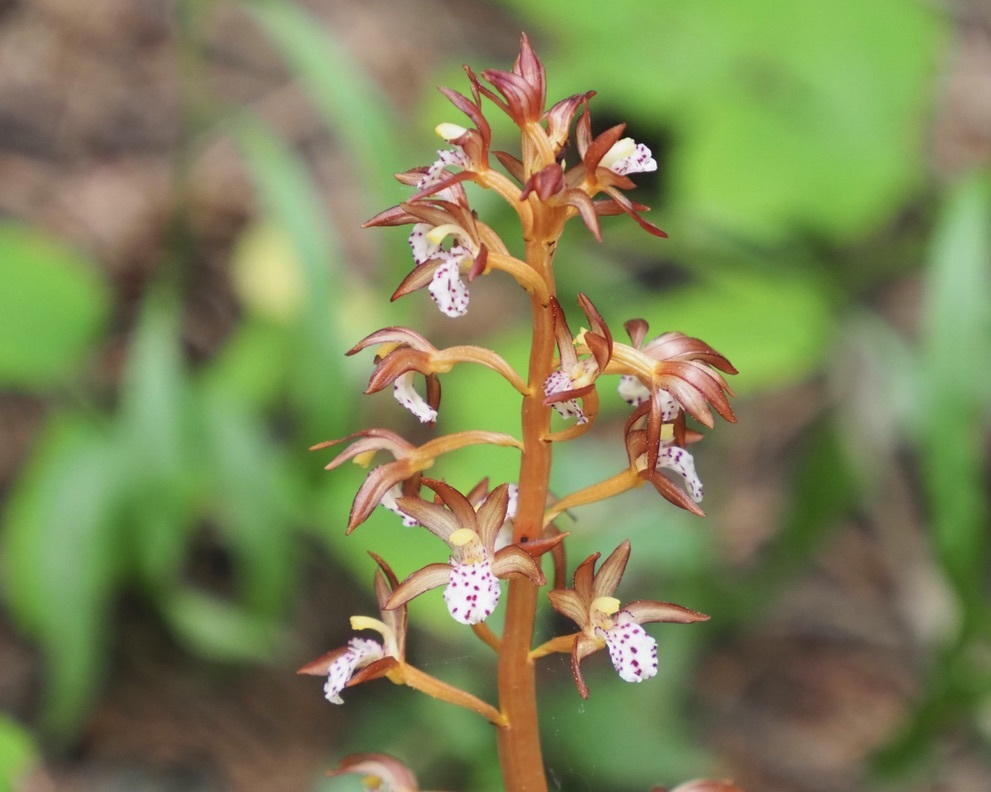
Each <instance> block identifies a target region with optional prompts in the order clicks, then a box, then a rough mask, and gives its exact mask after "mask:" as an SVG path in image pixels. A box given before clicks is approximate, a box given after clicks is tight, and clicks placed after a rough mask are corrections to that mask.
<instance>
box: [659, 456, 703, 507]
mask: <svg viewBox="0 0 991 792" xmlns="http://www.w3.org/2000/svg"><path fill="white" fill-rule="evenodd" d="M657 467H659V468H667V469H668V470H673V471H674V472H675V473H677V474H678V475H679V476H681V477H682V479H684V481H685V487H687V488H688V494H689V495H690V496H691V498H692V500H693V501H695V502H696V503H698V502H699V501H701V500H702V479H700V478H699V477H698V474H697V473H696V472H695V460H694V458H693V457H692V455H691V454H689V453H688V452H687V451H686V450H685V449H684V448H681V447H680V446H675V445H669V446H664V447H663V448H662V449H661V450H660V452H659V453H658V455H657Z"/></svg>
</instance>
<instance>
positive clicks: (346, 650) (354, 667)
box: [297, 553, 407, 704]
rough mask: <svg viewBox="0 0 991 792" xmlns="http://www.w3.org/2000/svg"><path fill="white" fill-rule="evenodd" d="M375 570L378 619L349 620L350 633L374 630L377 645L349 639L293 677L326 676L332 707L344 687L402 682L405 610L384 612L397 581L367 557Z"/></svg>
mask: <svg viewBox="0 0 991 792" xmlns="http://www.w3.org/2000/svg"><path fill="white" fill-rule="evenodd" d="M370 555H371V556H372V558H373V559H374V560H375V563H376V564H378V567H379V568H378V569H377V570H376V571H375V597H376V599H377V600H378V604H379V616H380V618H379V619H373V618H370V617H368V616H352V617H351V628H352V629H354V630H374V631H375V632H377V633H379V635H380V636H381V640H380V641H375V640H372V639H369V638H352V639H351V640H350V641H348V643H347V645H346V646H343V647H341V648H340V649H335V650H334V651H332V652H328V653H327V654H325V655H323V656H321V657H318V658H317V659H316V660H314V661H313V662H311V663H307V664H306V665H305V666H303V667H302V668H301V669H299V671H298V672H297V673H299V674H312V675H316V676H323V675H326V677H327V681H326V682H325V683H324V696H325V697H326V699H327V701H329V702H331V703H332V704H343V703H344V701H343V699H341V691H342V690H344V688H345V687H350V686H351V685H357V684H359V683H361V682H367V681H369V680H371V679H379V678H380V677H383V676H391V677H392V679H393V681H394V682H396V683H397V684H399V683H401V682H402V674H401V668H402V666H403V664H404V663H405V660H406V623H407V615H406V608H405V607H401V608H395V609H392V610H388V609H386V608H385V603H386V602H387V601H388V599H389V597H390V596H391V595H392V592H393V591H394V590H395V588H396V587H397V586H398V584H399V581H398V580H397V578H396V575H395V574H394V573H393V571H392V569H391V568H390V567H389V565H388V564H387V563H385V561H383V560H382V559H381V558H379V557H378V556H377V555H375V554H374V553H370Z"/></svg>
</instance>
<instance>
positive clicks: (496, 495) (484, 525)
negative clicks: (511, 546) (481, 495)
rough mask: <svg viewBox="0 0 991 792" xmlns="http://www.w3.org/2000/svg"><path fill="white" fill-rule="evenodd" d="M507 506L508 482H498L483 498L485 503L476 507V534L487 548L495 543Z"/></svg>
mask: <svg viewBox="0 0 991 792" xmlns="http://www.w3.org/2000/svg"><path fill="white" fill-rule="evenodd" d="M508 507H509V484H500V485H499V486H498V487H496V488H495V489H494V490H492V492H490V493H489V495H488V496H487V497H486V498H485V503H483V504H482V505H481V506H479V507H478V512H477V513H476V523H477V525H478V529H477V530H478V536H479V538H480V539H481V540H482V544H483V545H484V546H485V547H486V548H488V549H489V551H491V550H492V548H493V547H494V545H495V540H496V535H497V534H498V533H499V529H500V528H501V527H502V525H503V523H504V522H506V511H507V509H508Z"/></svg>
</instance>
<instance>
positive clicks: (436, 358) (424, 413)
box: [346, 327, 527, 423]
mask: <svg viewBox="0 0 991 792" xmlns="http://www.w3.org/2000/svg"><path fill="white" fill-rule="evenodd" d="M371 346H377V347H378V350H377V352H376V355H375V370H374V371H373V372H372V376H371V379H369V382H368V388H367V389H366V390H365V393H376V392H378V391H380V390H383V389H385V388H387V387H388V386H389V385H392V392H393V395H394V396H395V398H396V400H397V401H398V402H399V403H400V404H401V405H403V407H405V408H406V409H407V410H409V411H410V412H411V413H413V415H415V416H416V417H417V418H419V419H420V420H421V421H422V422H423V423H433V422H434V421H435V420H436V418H437V409H438V407H439V406H440V380H439V379H438V378H437V375H438V374H440V373H446V372H448V371H450V370H451V369H452V368H453V367H454V366H455V364H457V363H478V364H480V365H482V366H485V367H487V368H490V369H492V370H493V371H495V372H497V373H499V374H501V375H502V376H503V377H504V378H505V379H506V380H507V381H508V382H509V383H510V384H511V385H512V386H513V387H514V388H516V390H517V391H519V392H520V393H526V388H527V386H526V383H525V382H523V380H522V378H521V377H520V376H519V375H518V374H517V373H516V372H515V371H514V370H513V368H512V367H511V366H510V365H509V364H508V363H507V362H506V361H505V360H503V359H502V358H501V357H500V356H499V355H497V354H496V353H495V352H493V351H492V350H490V349H485V348H483V347H475V346H456V347H450V348H448V349H437V347H435V346H434V345H433V344H431V343H430V342H429V341H427V339H426V338H424V337H423V336H422V335H420V334H419V333H417V332H416V331H415V330H410V329H409V328H408V327H386V328H384V329H382V330H376V331H375V332H374V333H372V334H371V335H368V336H365V338H363V339H361V341H359V342H358V343H357V344H355V345H354V346H353V347H351V349H349V350H348V351H347V353H346V354H348V355H354V354H356V353H358V352H360V351H362V350H363V349H367V348H368V347H371ZM417 373H419V374H422V375H423V376H424V378H425V379H426V385H427V387H426V393H427V396H426V399H424V398H423V396H421V395H420V394H419V393H418V392H417V391H416V389H415V388H414V387H413V376H414V374H417Z"/></svg>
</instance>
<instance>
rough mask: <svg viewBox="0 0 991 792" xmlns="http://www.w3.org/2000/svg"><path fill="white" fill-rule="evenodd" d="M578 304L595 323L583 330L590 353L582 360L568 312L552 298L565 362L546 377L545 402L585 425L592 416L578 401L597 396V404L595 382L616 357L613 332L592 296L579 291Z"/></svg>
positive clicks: (584, 340) (580, 340) (583, 342)
mask: <svg viewBox="0 0 991 792" xmlns="http://www.w3.org/2000/svg"><path fill="white" fill-rule="evenodd" d="M578 304H579V305H580V306H581V308H582V311H583V312H584V313H585V317H586V318H587V319H588V321H589V324H590V325H591V329H589V330H584V331H583V332H582V333H581V335H580V337H579V342H580V343H581V344H582V345H583V346H585V347H586V348H587V349H588V350H589V353H590V354H589V355H588V357H583V358H581V359H579V357H578V353H577V351H576V350H575V343H576V342H575V341H574V340H572V337H571V330H570V329H569V328H568V322H567V320H566V319H565V317H564V311H562V310H561V306H560V305H559V304H558V302H557V300H556V299H553V298H552V302H551V306H552V309H553V311H554V332H555V335H556V336H557V347H558V352H559V354H560V361H561V365H560V367H558V368H557V369H555V370H554V371H552V372H551V373H550V374H549V375H548V376H547V378H546V379H545V380H544V396H545V398H544V404H547V405H550V406H551V407H553V408H554V409H555V410H556V411H557V412H558V413H560V414H561V415H562V416H564V417H565V418H576V419H577V421H578V423H579V424H585V423H588V421H589V415H587V414H586V412H585V411H584V410H583V409H582V408H581V407H579V406H578V401H577V400H578V399H579V398H581V399H589V397H593V399H592V401H593V403H594V404H597V402H596V401H595V399H594V393H595V381H596V379H598V377H599V374H601V373H602V372H603V371H605V368H606V366H607V365H608V363H609V359H610V357H611V356H612V333H611V332H610V331H609V327H608V326H607V325H606V323H605V320H604V319H603V318H602V316H601V314H599V312H598V310H596V308H595V306H594V305H593V304H592V301H591V300H589V299H588V297H586V296H585V295H584V294H579V295H578Z"/></svg>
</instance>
